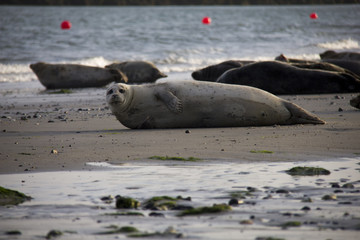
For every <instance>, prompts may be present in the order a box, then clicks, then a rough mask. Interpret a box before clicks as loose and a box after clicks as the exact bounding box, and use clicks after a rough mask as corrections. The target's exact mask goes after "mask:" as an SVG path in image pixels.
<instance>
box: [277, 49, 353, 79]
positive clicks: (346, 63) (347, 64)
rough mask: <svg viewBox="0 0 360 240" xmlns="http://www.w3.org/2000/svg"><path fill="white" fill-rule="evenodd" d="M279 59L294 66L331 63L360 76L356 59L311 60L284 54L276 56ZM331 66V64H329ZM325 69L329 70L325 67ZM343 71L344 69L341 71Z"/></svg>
mask: <svg viewBox="0 0 360 240" xmlns="http://www.w3.org/2000/svg"><path fill="white" fill-rule="evenodd" d="M275 60H277V61H281V62H286V63H290V64H292V65H294V66H297V65H296V64H309V65H312V64H315V65H316V64H318V63H329V64H332V65H333V66H334V65H335V66H338V67H340V68H343V69H346V70H348V71H350V72H352V73H354V74H356V75H357V76H360V61H354V60H343V59H322V60H321V61H310V60H303V59H295V58H288V57H286V56H285V55H284V54H281V55H279V56H277V57H276V58H275ZM328 66H329V65H328ZM322 69H323V70H329V68H328V69H324V68H322ZM333 70H334V71H339V69H335V68H333ZM339 72H342V71H339Z"/></svg>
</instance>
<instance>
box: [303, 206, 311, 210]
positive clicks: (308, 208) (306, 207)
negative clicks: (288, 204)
mask: <svg viewBox="0 0 360 240" xmlns="http://www.w3.org/2000/svg"><path fill="white" fill-rule="evenodd" d="M301 210H303V211H310V210H311V208H310V207H308V206H305V207H303V208H302V209H301Z"/></svg>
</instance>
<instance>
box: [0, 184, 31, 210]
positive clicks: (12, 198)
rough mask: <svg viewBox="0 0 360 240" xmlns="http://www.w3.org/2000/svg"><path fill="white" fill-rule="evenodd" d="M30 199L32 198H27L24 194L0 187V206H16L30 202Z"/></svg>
mask: <svg viewBox="0 0 360 240" xmlns="http://www.w3.org/2000/svg"><path fill="white" fill-rule="evenodd" d="M31 199H32V197H30V196H27V195H25V194H24V193H21V192H18V191H14V190H11V189H7V188H3V187H0V206H5V205H18V204H20V203H23V202H25V201H30V200H31Z"/></svg>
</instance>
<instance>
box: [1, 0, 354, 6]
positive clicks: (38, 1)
mask: <svg viewBox="0 0 360 240" xmlns="http://www.w3.org/2000/svg"><path fill="white" fill-rule="evenodd" d="M320 4H321V5H322V4H360V0H294V1H287V0H192V1H190V0H183V1H181V0H101V1H96V0H2V1H1V2H0V5H33V6H171V5H182V6H183V5H195V6H196V5H210V6H211V5H320Z"/></svg>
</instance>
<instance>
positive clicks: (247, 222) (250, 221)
mask: <svg viewBox="0 0 360 240" xmlns="http://www.w3.org/2000/svg"><path fill="white" fill-rule="evenodd" d="M240 224H242V225H251V224H254V222H253V221H252V220H251V219H246V220H242V221H240Z"/></svg>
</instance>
